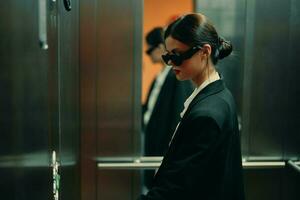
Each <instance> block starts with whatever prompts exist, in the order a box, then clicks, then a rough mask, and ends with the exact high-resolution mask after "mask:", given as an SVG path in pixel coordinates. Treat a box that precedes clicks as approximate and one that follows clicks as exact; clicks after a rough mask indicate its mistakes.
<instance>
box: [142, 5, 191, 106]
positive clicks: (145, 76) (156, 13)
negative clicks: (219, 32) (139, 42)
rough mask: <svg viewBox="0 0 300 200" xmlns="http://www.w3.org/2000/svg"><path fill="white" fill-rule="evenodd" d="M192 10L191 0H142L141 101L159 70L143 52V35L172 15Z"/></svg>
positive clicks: (162, 23) (166, 20) (164, 22)
mask: <svg viewBox="0 0 300 200" xmlns="http://www.w3.org/2000/svg"><path fill="white" fill-rule="evenodd" d="M192 11H193V0H144V27H143V35H144V37H143V50H144V51H143V69H142V102H145V100H146V97H147V93H148V90H149V87H150V84H151V82H152V80H153V79H154V77H155V75H156V74H157V73H158V72H159V71H160V66H159V65H153V64H152V63H151V60H150V59H149V57H148V56H147V55H146V54H145V50H146V45H145V36H146V34H147V33H148V32H149V31H150V30H151V29H152V28H154V27H156V26H163V27H165V26H166V25H167V24H168V23H169V22H170V21H171V19H172V18H173V17H174V16H178V15H182V14H184V13H188V12H192Z"/></svg>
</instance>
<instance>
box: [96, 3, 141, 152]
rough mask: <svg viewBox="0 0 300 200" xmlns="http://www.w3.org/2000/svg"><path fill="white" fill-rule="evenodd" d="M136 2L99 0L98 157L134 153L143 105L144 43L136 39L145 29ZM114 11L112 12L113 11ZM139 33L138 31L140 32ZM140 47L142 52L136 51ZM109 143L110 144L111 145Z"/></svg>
mask: <svg viewBox="0 0 300 200" xmlns="http://www.w3.org/2000/svg"><path fill="white" fill-rule="evenodd" d="M136 10H141V3H138V2H136V1H133V0H126V1H124V0H118V1H113V2H112V1H109V0H100V1H98V4H97V51H96V52H97V66H98V68H97V126H98V128H97V132H98V137H99V138H98V140H97V142H98V155H99V156H113V155H118V156H126V155H132V154H133V153H135V152H134V144H133V142H134V141H135V139H134V132H135V131H136V128H135V126H136V125H135V124H136V123H139V122H138V121H136V118H135V116H136V115H135V112H137V109H136V107H137V106H140V105H141V104H140V102H138V100H137V99H138V97H139V96H140V82H138V81H137V80H140V74H139V73H137V72H139V71H138V69H139V68H140V65H141V63H137V62H136V57H140V55H141V53H139V54H137V52H141V51H139V50H141V41H140V43H139V44H138V45H137V44H136V42H137V41H136V40H135V37H137V35H139V34H141V30H142V27H138V29H139V30H137V28H136V27H135V25H136V20H140V21H141V20H142V16H141V15H137V12H136ZM112 11H113V12H112ZM138 31H139V32H138ZM134 48H139V49H134ZM108 141H109V142H108Z"/></svg>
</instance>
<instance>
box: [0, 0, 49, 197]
mask: <svg viewBox="0 0 300 200" xmlns="http://www.w3.org/2000/svg"><path fill="white" fill-rule="evenodd" d="M38 9H39V7H38V1H33V0H29V1H22V0H12V1H7V2H6V1H1V3H0V24H1V26H0V37H1V41H0V66H1V67H0V87H1V89H0V90H1V98H0V99H1V100H0V102H1V103H0V110H1V112H0V124H1V126H0V127H1V140H0V166H1V167H0V177H1V180H0V193H1V199H18V200H23V199H24V200H25V199H36V200H38V199H49V198H51V192H52V190H51V189H52V174H51V169H50V167H49V168H48V167H47V166H50V154H49V145H50V140H49V138H50V137H49V135H50V134H49V130H48V122H49V121H48V104H49V99H48V87H49V84H48V74H47V71H48V67H49V65H48V61H47V60H48V51H43V50H41V49H40V46H39V34H38V33H39V26H38ZM26 22H30V23H26ZM49 42H51V41H49Z"/></svg>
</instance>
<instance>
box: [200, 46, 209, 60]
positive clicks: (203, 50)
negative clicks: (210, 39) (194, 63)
mask: <svg viewBox="0 0 300 200" xmlns="http://www.w3.org/2000/svg"><path fill="white" fill-rule="evenodd" d="M201 52H203V54H204V55H206V56H207V57H209V56H210V54H211V46H210V45H209V44H205V45H203V46H202V51H201Z"/></svg>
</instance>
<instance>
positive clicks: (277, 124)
mask: <svg viewBox="0 0 300 200" xmlns="http://www.w3.org/2000/svg"><path fill="white" fill-rule="evenodd" d="M255 9H256V13H255V27H254V30H253V31H254V48H255V51H254V52H253V66H252V81H251V82H252V83H253V84H254V85H253V87H252V90H251V97H250V99H251V106H250V107H251V108H250V112H251V113H250V119H249V120H250V123H251V125H250V130H249V134H250V141H249V151H250V152H249V154H250V155H251V156H270V157H274V156H275V157H281V158H282V157H283V136H284V133H285V131H286V128H287V127H286V122H285V119H284V118H282V115H284V114H285V113H287V110H286V106H287V101H286V98H285V96H286V94H287V93H288V90H287V84H286V83H287V80H288V77H287V76H283V74H285V72H286V69H285V67H283V66H287V62H286V58H287V57H288V52H287V51H282V48H281V46H284V45H285V44H286V42H287V40H286V37H288V35H289V24H288V23H286V22H287V21H288V20H289V9H290V6H289V1H280V0H275V1H271V0H266V1H256V6H255ZM274 27H277V28H274Z"/></svg>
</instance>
